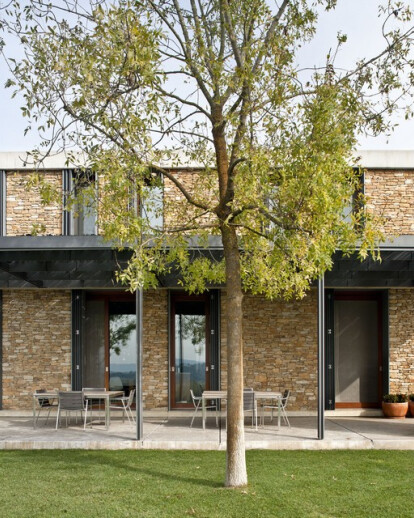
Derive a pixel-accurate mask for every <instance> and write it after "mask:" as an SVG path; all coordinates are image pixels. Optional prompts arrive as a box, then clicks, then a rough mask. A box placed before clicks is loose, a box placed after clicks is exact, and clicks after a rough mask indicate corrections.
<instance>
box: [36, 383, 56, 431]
mask: <svg viewBox="0 0 414 518" xmlns="http://www.w3.org/2000/svg"><path fill="white" fill-rule="evenodd" d="M46 392H47V391H46V390H45V389H39V390H35V393H36V394H45V393H46ZM57 397H58V396H57V394H56V399H57ZM36 399H37V404H38V411H37V415H36V420H35V423H34V426H35V427H36V426H37V421H38V419H39V415H40V412H41V411H42V410H48V412H47V418H46V423H45V425H46V424H47V422H48V421H49V416H50V411H51V410H52V408H57V407H58V403H53V402H52V401H51V400H50V399H49V398H36Z"/></svg>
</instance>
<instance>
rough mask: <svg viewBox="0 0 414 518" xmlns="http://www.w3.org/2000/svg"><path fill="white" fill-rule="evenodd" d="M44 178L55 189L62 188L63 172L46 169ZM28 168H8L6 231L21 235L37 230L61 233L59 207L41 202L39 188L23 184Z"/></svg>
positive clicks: (47, 233)
mask: <svg viewBox="0 0 414 518" xmlns="http://www.w3.org/2000/svg"><path fill="white" fill-rule="evenodd" d="M44 175H45V179H46V181H47V182H49V183H50V185H51V186H52V187H53V188H55V189H57V190H58V191H59V190H60V191H61V189H62V173H61V172H60V171H59V172H58V171H56V172H47V173H45V174H44ZM29 177H30V173H29V172H22V171H19V172H7V176H6V185H7V188H6V235H8V236H24V235H28V234H32V233H33V232H34V231H35V230H37V235H61V234H62V207H61V206H60V205H58V204H51V205H43V204H42V200H41V196H40V192H39V189H37V188H33V189H30V190H28V189H27V188H26V185H27V181H28V180H29Z"/></svg>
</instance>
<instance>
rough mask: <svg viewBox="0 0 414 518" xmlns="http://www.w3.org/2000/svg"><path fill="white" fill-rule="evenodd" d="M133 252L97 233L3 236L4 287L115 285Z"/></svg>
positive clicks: (0, 265) (0, 270)
mask: <svg viewBox="0 0 414 518" xmlns="http://www.w3.org/2000/svg"><path fill="white" fill-rule="evenodd" d="M130 256H131V252H130V251H128V250H124V251H122V252H119V251H116V250H114V249H112V247H111V245H110V244H107V243H104V242H103V241H102V239H100V238H99V237H97V236H85V237H83V238H79V237H76V238H75V237H63V236H45V237H32V236H25V237H0V288H63V289H65V288H66V289H79V288H114V287H117V286H118V284H117V282H116V278H115V271H116V270H118V269H119V268H120V267H125V266H126V264H127V261H128V259H129V258H130Z"/></svg>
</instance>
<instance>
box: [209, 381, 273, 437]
mask: <svg viewBox="0 0 414 518" xmlns="http://www.w3.org/2000/svg"><path fill="white" fill-rule="evenodd" d="M254 397H255V398H256V399H263V400H266V399H272V400H275V399H276V400H277V426H278V429H279V430H280V416H281V410H280V408H281V407H280V405H281V402H282V397H283V394H282V393H281V392H274V391H262V390H260V391H256V390H255V391H254ZM209 399H227V390H205V391H204V392H203V393H202V395H201V404H202V410H203V430H205V428H206V417H207V415H206V401H208V400H209ZM262 418H263V423H264V414H263V409H262Z"/></svg>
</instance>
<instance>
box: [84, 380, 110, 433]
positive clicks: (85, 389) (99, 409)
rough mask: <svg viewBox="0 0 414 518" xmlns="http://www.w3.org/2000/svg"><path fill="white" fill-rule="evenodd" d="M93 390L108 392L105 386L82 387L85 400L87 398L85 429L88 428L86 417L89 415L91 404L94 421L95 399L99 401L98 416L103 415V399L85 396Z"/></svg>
mask: <svg viewBox="0 0 414 518" xmlns="http://www.w3.org/2000/svg"><path fill="white" fill-rule="evenodd" d="M91 392H106V388H103V387H98V388H94V387H85V388H83V389H82V393H83V396H84V400H85V423H84V426H83V428H84V429H85V428H86V418H87V415H88V411H89V406H90V408H91V423H92V412H93V404H94V402H95V401H98V402H99V408H98V416H99V417H100V415H101V400H100V399H89V398H85V394H88V393H91ZM91 426H92V424H91Z"/></svg>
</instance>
